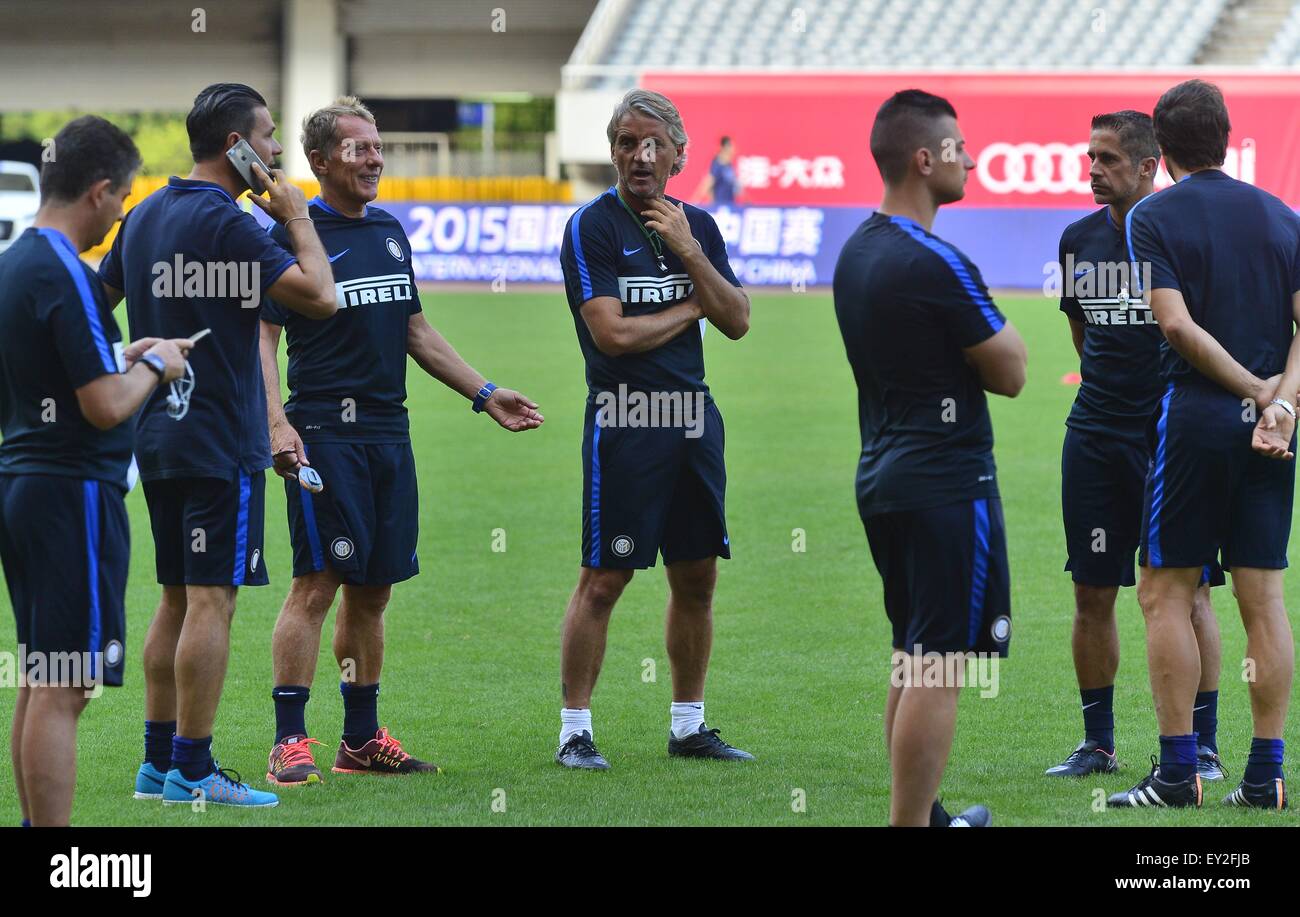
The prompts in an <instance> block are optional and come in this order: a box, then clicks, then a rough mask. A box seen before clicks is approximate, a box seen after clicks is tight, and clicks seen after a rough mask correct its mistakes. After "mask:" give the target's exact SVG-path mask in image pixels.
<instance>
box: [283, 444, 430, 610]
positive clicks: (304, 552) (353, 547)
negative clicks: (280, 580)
mask: <svg viewBox="0 0 1300 917" xmlns="http://www.w3.org/2000/svg"><path fill="white" fill-rule="evenodd" d="M305 448H306V451H307V461H308V462H310V463H311V467H312V468H314V469H316V473H317V474H319V475H320V476H321V482H322V483H323V484H324V485H325V489H324V490H322V491H321V492H320V493H318V494H313V493H311V492H310V491H307V490H305V489H303V487H302V485H300V484H299V483H298V482H297V481H290V480H287V479H286V480H285V482H284V484H285V487H284V492H285V496H286V497H287V498H288V500H287V506H288V515H289V539H290V541H291V542H292V543H293V575H294V576H304V575H306V574H308V573H312V572H314V571H319V570H324V569H325V565H326V564H329V566H330V568H331V569H332V570H334V571H335V572H336V573H337V574H338V575H339V578H340V579H341V580H342V581H343V582H345V583H347V584H348V585H351V586H387V585H391V584H392V583H400V582H401V581H402V580H406V579H410V578H411V577H413V576H415V575H416V574H417V573H419V572H420V563H419V561H418V560H417V558H416V543H417V542H418V541H419V537H420V495H419V491H418V488H417V486H416V480H415V456H414V455H413V454H412V453H411V444H410V443H380V444H375V443H312V444H311V445H310V446H307V447H305Z"/></svg>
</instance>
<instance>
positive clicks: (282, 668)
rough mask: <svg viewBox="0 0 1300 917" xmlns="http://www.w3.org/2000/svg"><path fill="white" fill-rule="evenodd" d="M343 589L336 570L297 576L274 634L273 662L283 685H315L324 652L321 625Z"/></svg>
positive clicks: (276, 677)
mask: <svg viewBox="0 0 1300 917" xmlns="http://www.w3.org/2000/svg"><path fill="white" fill-rule="evenodd" d="M338 589H339V578H338V575H337V574H335V573H334V571H333V570H331V569H329V568H326V569H324V570H320V571H316V572H312V573H307V574H305V575H303V576H295V577H294V578H293V582H291V583H290V584H289V594H288V595H287V596H285V598H284V605H283V606H282V607H281V608H280V615H279V617H277V618H276V619H275V631H274V633H273V634H272V635H271V666H272V671H273V673H274V677H275V683H276V685H277V686H279V685H304V686H307V687H310V686H311V683H312V681H313V680H314V679H315V677H316V661H317V658H318V657H319V656H320V641H321V629H322V628H323V626H324V624H325V618H326V617H327V616H328V615H329V611H330V606H332V605H333V604H334V596H335V594H337V592H338Z"/></svg>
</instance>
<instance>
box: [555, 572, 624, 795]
mask: <svg viewBox="0 0 1300 917" xmlns="http://www.w3.org/2000/svg"><path fill="white" fill-rule="evenodd" d="M631 579H632V571H631V570H602V569H597V568H593V567H583V568H582V571H581V572H580V573H579V574H578V587H577V589H575V590H574V591H573V596H572V598H570V599H569V607H568V609H567V610H566V611H565V614H564V634H563V637H562V638H561V643H560V692H561V694H562V695H563V697H564V706H563V708H562V709H561V710H560V749H559V751H557V752H556V756H555V760H556V761H557V762H558V763H560V764H563V765H564V766H565V767H575V768H591V769H598V770H604V769H606V768H608V767H609V762H607V761H606V760H605V759H604V758H603V757H601V755H600V753H599V752H598V751H596V747H595V744H594V742H593V739H594V736H595V731H594V730H593V728H592V725H591V694H592V692H593V691H594V690H595V689H596V679H597V677H598V676H599V675H600V666H601V663H602V662H603V661H604V659H605V636H606V634H607V632H608V630H609V617H610V615H611V614H612V613H613V611H614V605H615V604H616V603H617V602H618V599H619V596H621V595H622V594H623V590H624V588H626V586H627V584H628V583H629V582H630V581H631Z"/></svg>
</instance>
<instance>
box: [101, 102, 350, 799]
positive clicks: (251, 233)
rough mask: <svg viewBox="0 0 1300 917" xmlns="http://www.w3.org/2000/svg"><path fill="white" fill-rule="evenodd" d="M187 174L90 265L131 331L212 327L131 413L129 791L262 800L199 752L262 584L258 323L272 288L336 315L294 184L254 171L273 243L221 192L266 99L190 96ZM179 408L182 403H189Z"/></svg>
mask: <svg viewBox="0 0 1300 917" xmlns="http://www.w3.org/2000/svg"><path fill="white" fill-rule="evenodd" d="M186 127H187V128H188V130H189V133H190V145H191V148H192V149H193V150H194V151H195V162H194V169H193V170H192V171H191V172H190V174H189V176H188V177H187V178H177V177H175V176H173V177H172V178H171V179H170V180H169V181H168V183H167V185H166V186H165V187H163V188H161V189H160V190H158V191H156V192H154V193H153V194H151V195H150V196H149V197H148V198H146V199H145V200H143V201H141V202H140V203H139V204H138V205H137V206H136V207H135V209H133V210H132V211H131V212H130V213H129V214H128V215H127V217H126V219H125V220H124V221H123V224H122V229H121V231H120V232H119V233H118V234H117V238H116V240H114V242H113V248H112V250H111V251H110V252H109V254H108V257H106V258H105V259H104V262H103V264H101V265H100V268H99V277H100V280H102V281H103V284H104V288H105V291H106V293H107V295H108V299H109V302H110V303H117V302H118V301H119V300H121V298H122V296H123V294H124V293H125V295H126V297H127V315H128V316H129V318H130V321H131V330H132V331H134V332H136V333H138V334H156V335H160V336H168V337H182V336H190V335H195V334H197V333H199V332H201V331H204V330H210V331H211V334H210V335H209V336H208V337H206V338H205V339H204V340H202V341H201V342H199V344H198V345H197V346H196V347H195V349H194V352H193V355H192V358H191V361H190V362H191V366H192V368H193V378H192V379H191V380H190V383H191V384H190V385H187V386H185V389H184V390H182V391H179V392H174V393H173V394H172V395H171V397H169V398H165V397H163V395H162V394H159V395H157V396H155V397H153V398H152V399H150V400H149V401H148V402H146V404H145V406H144V410H143V411H142V412H141V415H140V420H139V433H138V435H139V440H138V448H137V453H136V454H137V457H138V459H139V462H140V473H141V477H142V479H143V481H144V493H145V500H146V501H147V502H148V504H149V519H150V524H151V526H152V529H153V538H154V548H155V553H156V567H157V574H158V582H159V583H160V584H161V585H162V587H163V590H162V600H161V602H160V603H159V606H158V611H157V613H156V614H155V615H154V619H153V623H152V624H150V626H149V634H148V637H147V638H146V640H145V646H144V667H145V761H144V763H143V764H142V765H141V766H140V769H139V772H138V773H137V775H136V785H135V794H136V797H137V798H141V799H157V798H161V799H162V800H163V801H164V802H167V803H188V802H191V801H192V800H193V799H194V798H195V797H202V798H203V799H205V800H206V801H207V802H209V803H215V804H222V805H232V806H272V805H275V804H276V801H277V800H276V797H275V795H274V794H272V793H266V792H262V791H259V790H254V789H252V788H251V787H249V786H248V785H247V784H244V783H243V782H241V781H240V780H239V779H238V774H235V773H233V772H226V771H222V770H221V769H219V768H218V767H217V766H216V763H215V761H214V760H213V757H212V725H213V722H214V720H215V718H216V712H217V704H218V702H219V701H220V698H221V689H222V685H223V683H224V681H225V675H226V663H227V659H228V656H229V651H230V623H231V618H232V617H233V615H234V612H235V595H236V592H237V590H238V587H240V586H261V585H265V584H266V582H267V576H266V564H265V563H264V558H263V556H262V523H263V495H264V491H265V486H266V484H265V478H264V475H263V471H264V469H266V468H267V467H269V466H270V465H271V452H270V447H269V442H268V440H267V433H266V396H265V393H264V391H263V388H262V371H261V363H260V360H259V358H258V315H259V313H260V311H261V309H260V307H261V305H262V299H263V297H264V296H266V295H273V296H275V298H276V301H277V302H279V303H281V304H282V305H284V306H285V307H286V308H289V309H292V310H294V311H297V312H301V313H302V314H304V315H308V316H311V317H314V318H327V317H329V316H330V315H333V314H334V311H335V309H336V306H335V295H334V278H333V275H332V274H331V273H330V266H329V261H328V260H327V259H326V257H325V251H324V249H323V248H322V247H321V243H320V239H319V238H317V236H316V230H315V228H314V227H313V226H312V222H311V217H310V216H309V215H308V213H307V201H306V198H305V197H304V196H303V193H302V191H300V190H299V189H298V188H297V187H295V186H293V185H291V184H289V182H288V181H287V180H286V179H285V176H284V173H283V172H281V171H280V170H278V169H272V170H271V175H267V174H266V173H265V172H264V171H262V170H260V169H257V167H254V168H255V171H256V173H257V175H258V178H259V179H260V180H261V181H262V182H263V183H264V184H265V185H266V187H267V191H268V194H269V197H268V198H267V199H263V198H261V197H259V196H257V195H253V196H252V197H251V198H250V199H251V200H252V201H253V203H254V204H256V205H257V206H258V207H261V208H262V210H264V211H265V212H267V213H268V214H270V215H271V217H273V218H274V219H275V221H276V222H277V223H280V224H283V225H284V227H285V230H286V235H287V237H288V239H289V242H290V244H291V247H292V253H291V252H290V251H287V250H286V249H284V248H281V247H280V246H279V245H277V244H276V243H275V242H274V241H272V239H271V238H270V237H269V236H268V235H267V233H266V231H265V230H263V229H262V227H261V226H259V225H258V223H257V221H256V220H254V219H253V218H252V216H250V215H249V214H247V213H245V212H244V211H243V210H241V209H240V207H239V205H238V204H237V203H235V198H237V197H238V196H239V195H241V194H242V193H243V192H244V191H245V190H246V189H247V185H246V183H245V182H244V180H243V179H242V178H241V177H240V174H239V172H238V171H237V170H236V169H235V167H234V166H233V165H232V164H231V163H230V161H229V160H228V159H227V158H226V155H225V153H226V150H228V149H229V148H230V147H232V146H234V145H235V144H236V143H238V142H239V141H240V140H241V139H243V140H247V141H248V143H249V145H250V146H252V148H253V149H254V151H255V152H256V153H257V155H258V156H259V157H260V158H261V160H262V161H263V162H265V163H267V164H268V165H269V164H271V163H273V162H274V160H275V157H277V156H278V155H279V154H280V152H281V150H280V145H279V144H278V143H277V142H276V141H275V137H274V132H275V124H274V122H272V120H271V114H270V112H269V111H267V108H266V103H265V100H263V99H262V97H261V96H260V95H259V94H258V93H257V92H255V91H254V90H252V89H250V88H249V87H247V86H242V85H239V84H235V83H218V84H216V85H213V86H209V87H207V88H206V89H204V90H203V91H202V92H201V93H199V96H198V98H197V99H195V102H194V108H193V110H192V111H191V112H190V115H189V117H188V118H187V119H186ZM191 399H192V400H191Z"/></svg>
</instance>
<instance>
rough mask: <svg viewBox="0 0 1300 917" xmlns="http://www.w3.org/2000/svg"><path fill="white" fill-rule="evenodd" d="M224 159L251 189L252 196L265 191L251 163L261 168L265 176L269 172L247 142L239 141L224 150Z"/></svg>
mask: <svg viewBox="0 0 1300 917" xmlns="http://www.w3.org/2000/svg"><path fill="white" fill-rule="evenodd" d="M226 158H227V159H229V160H230V164H231V165H233V166H234V167H235V171H236V172H238V173H239V175H240V177H241V178H243V179H244V184H246V185H248V187H250V188H252V189H253V193H254V194H261V193H262V192H263V191H265V190H266V186H265V185H263V184H262V180H261V179H260V178H258V177H257V173H255V172H254V171H253V163H257V164H258V165H259V166H261V167H262V171H263V172H265V173H266V174H267V175H270V174H271V170H270V168H269V167H268V166H267V165H266V163H264V162H262V159H261V157H260V156H258V155H257V152H256V151H255V150H254V149H253V148H252V147H251V146H249V145H248V141H247V140H240V141H239V142H238V143H236V144H235V145H234V146H232V147H231V148H230V149H228V150H226Z"/></svg>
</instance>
